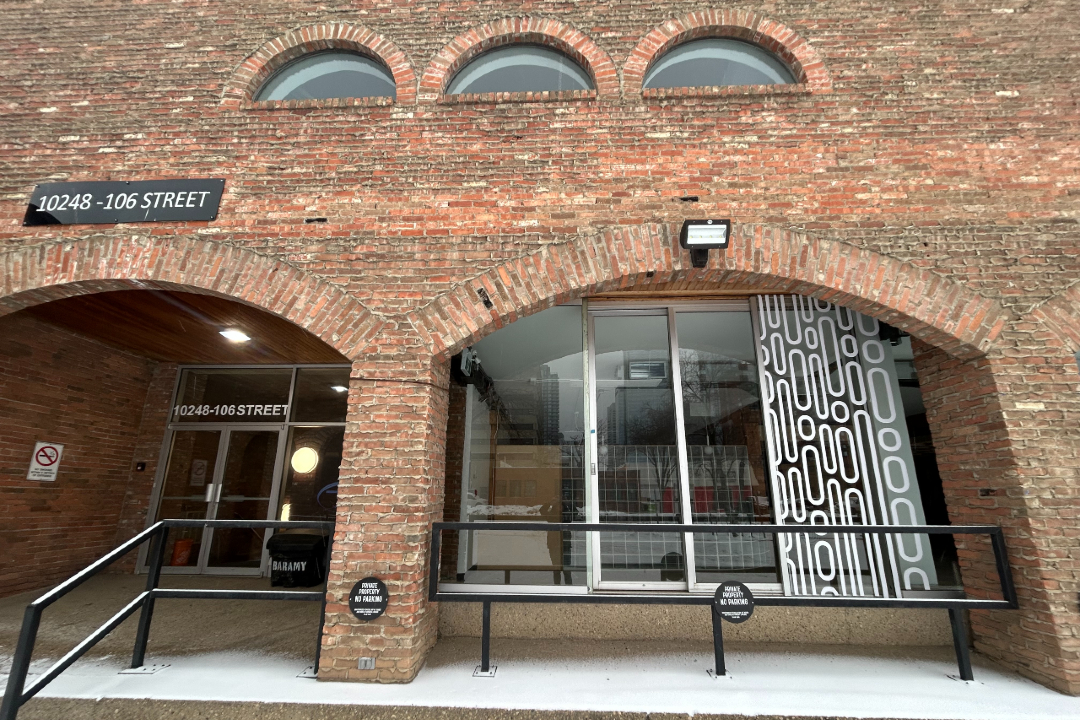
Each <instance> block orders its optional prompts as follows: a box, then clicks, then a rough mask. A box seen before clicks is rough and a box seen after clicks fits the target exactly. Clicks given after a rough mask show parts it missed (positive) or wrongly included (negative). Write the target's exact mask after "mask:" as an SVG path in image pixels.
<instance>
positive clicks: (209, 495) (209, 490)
mask: <svg viewBox="0 0 1080 720" xmlns="http://www.w3.org/2000/svg"><path fill="white" fill-rule="evenodd" d="M213 501H214V483H209V484H208V485H207V486H206V502H213Z"/></svg>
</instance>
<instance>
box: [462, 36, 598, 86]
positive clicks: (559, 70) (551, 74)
mask: <svg viewBox="0 0 1080 720" xmlns="http://www.w3.org/2000/svg"><path fill="white" fill-rule="evenodd" d="M593 88H594V85H593V81H592V78H591V77H589V73H587V72H586V71H585V69H584V68H583V67H581V66H580V65H578V64H577V63H576V62H574V61H573V60H571V59H570V58H568V57H567V56H566V55H563V54H562V53H561V52H558V51H557V50H551V49H550V48H546V47H541V46H539V45H508V46H505V47H501V48H496V49H494V50H489V51H488V52H485V53H483V54H482V55H480V56H479V57H477V58H475V59H474V60H472V61H470V62H469V63H468V64H467V65H465V67H463V68H462V69H461V70H460V71H458V73H457V75H455V76H454V79H453V80H452V81H451V82H450V86H449V87H448V88H447V90H446V92H447V94H448V95H459V94H464V93H494V92H544V91H556V92H557V91H559V90H592V89H593Z"/></svg>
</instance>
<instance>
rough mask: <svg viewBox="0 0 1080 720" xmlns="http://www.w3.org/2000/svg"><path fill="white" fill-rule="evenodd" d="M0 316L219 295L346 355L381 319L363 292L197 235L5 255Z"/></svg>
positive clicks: (358, 349)
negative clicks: (82, 299)
mask: <svg viewBox="0 0 1080 720" xmlns="http://www.w3.org/2000/svg"><path fill="white" fill-rule="evenodd" d="M0 268H3V269H4V272H3V281H2V283H0V316H3V315H7V314H9V313H13V312H17V311H19V310H22V309H24V308H28V307H32V306H34V305H39V304H41V303H45V302H49V301H51V300H60V299H62V298H65V297H71V296H74V295H84V294H89V293H97V292H108V291H111V290H139V289H165V290H182V291H185V292H197V293H203V294H209V295H218V296H220V297H224V298H228V299H230V300H236V301H239V302H243V303H245V304H247V305H251V306H253V307H258V308H260V309H263V310H266V311H269V312H272V313H274V314H275V315H279V316H280V317H283V318H285V319H286V320H289V321H291V322H293V323H294V324H296V325H299V326H300V327H302V328H304V329H305V330H307V331H308V332H310V333H312V334H313V335H315V336H316V337H318V338H320V339H321V340H322V341H323V342H325V343H326V344H327V345H330V346H331V347H333V348H334V349H335V350H337V351H338V352H340V353H341V354H342V355H344V356H345V357H347V358H349V359H350V360H351V359H355V358H357V357H359V356H360V355H361V354H362V353H363V350H364V348H365V346H366V345H367V344H368V342H369V341H370V340H371V338H372V337H373V335H374V333H375V331H376V329H377V327H376V326H377V322H376V320H375V318H374V317H373V316H372V315H371V313H369V312H368V310H367V309H366V308H365V307H364V306H363V305H361V304H360V302H359V301H357V300H356V299H355V298H353V297H351V296H350V295H347V294H346V293H344V292H342V291H341V290H339V289H338V288H335V287H334V286H333V285H330V284H329V283H326V282H324V281H322V280H320V279H319V278H317V277H315V276H313V275H310V274H309V273H306V272H304V271H303V270H300V269H298V268H295V267H293V266H291V265H286V264H285V263H282V262H278V261H276V260H272V259H270V258H267V257H264V256H262V255H258V254H256V253H254V252H252V251H250V250H246V249H244V248H238V247H233V246H230V245H224V244H222V243H216V242H209V241H204V240H189V239H184V238H180V239H168V240H165V239H156V238H141V239H140V238H130V237H125V238H103V239H102V238H99V239H91V240H80V241H77V242H62V243H52V244H47V245H38V246H35V247H29V248H23V249H19V250H15V251H12V252H8V253H4V254H2V255H0Z"/></svg>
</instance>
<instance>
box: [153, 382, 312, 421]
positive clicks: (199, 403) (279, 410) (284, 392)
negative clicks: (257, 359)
mask: <svg viewBox="0 0 1080 720" xmlns="http://www.w3.org/2000/svg"><path fill="white" fill-rule="evenodd" d="M291 384H292V370H291V369H290V368H265V369H262V368H221V369H211V370H202V369H198V368H191V369H186V370H184V371H183V373H182V374H181V376H180V393H179V394H178V396H177V401H176V405H175V406H174V407H173V414H172V421H173V422H188V423H189V422H215V423H226V422H228V423H259V422H278V423H280V422H284V420H285V418H286V416H287V411H288V408H289V405H288V403H289V386H290V385H291Z"/></svg>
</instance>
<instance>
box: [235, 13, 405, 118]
mask: <svg viewBox="0 0 1080 720" xmlns="http://www.w3.org/2000/svg"><path fill="white" fill-rule="evenodd" d="M331 49H338V50H350V51H352V52H356V53H359V54H361V55H366V56H367V57H370V58H371V59H372V60H376V61H378V62H380V63H382V64H383V65H385V66H386V67H387V69H389V70H390V73H391V74H392V75H393V76H394V83H395V85H397V99H396V100H395V101H394V102H395V103H396V104H398V105H412V104H413V103H415V102H416V73H415V72H414V71H413V68H412V64H410V63H409V59H408V57H406V56H405V53H404V52H402V51H401V50H400V49H399V48H398V46H397V45H395V44H394V43H392V42H390V41H389V40H387V39H386V38H385V37H383V36H382V35H379V34H378V33H376V32H375V31H373V30H369V29H368V28H365V27H363V26H361V25H350V24H347V23H335V22H326V23H318V24H316V25H307V26H305V27H300V28H296V29H294V30H290V31H289V32H287V33H285V34H284V35H281V36H279V37H276V38H274V39H273V40H270V41H268V42H266V43H264V44H263V45H262V47H260V48H259V49H258V50H256V51H255V52H253V53H251V55H248V56H247V57H246V58H245V59H244V61H243V62H242V63H240V65H239V67H237V68H236V70H235V71H233V74H232V77H230V78H229V80H228V82H226V83H225V90H224V93H223V94H222V99H221V104H222V106H224V107H231V108H240V107H245V106H250V105H251V104H252V102H253V98H254V97H255V93H256V92H257V91H258V89H259V88H260V87H261V86H262V84H263V83H264V82H266V80H267V79H269V77H270V76H271V75H273V74H274V73H275V72H277V71H278V70H279V69H280V68H282V67H283V66H285V65H286V64H287V63H289V62H291V61H293V60H295V59H297V58H299V57H302V56H304V55H309V54H311V53H313V52H319V51H320V50H331ZM366 100H368V99H367V98H356V99H352V100H351V102H352V103H354V104H365V101H366ZM278 102H281V103H282V104H286V103H287V104H289V105H290V106H291V105H312V104H320V103H326V102H329V101H326V100H289V101H278ZM335 102H338V101H335Z"/></svg>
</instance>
